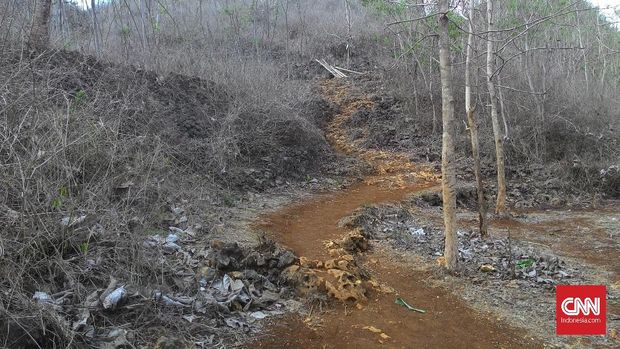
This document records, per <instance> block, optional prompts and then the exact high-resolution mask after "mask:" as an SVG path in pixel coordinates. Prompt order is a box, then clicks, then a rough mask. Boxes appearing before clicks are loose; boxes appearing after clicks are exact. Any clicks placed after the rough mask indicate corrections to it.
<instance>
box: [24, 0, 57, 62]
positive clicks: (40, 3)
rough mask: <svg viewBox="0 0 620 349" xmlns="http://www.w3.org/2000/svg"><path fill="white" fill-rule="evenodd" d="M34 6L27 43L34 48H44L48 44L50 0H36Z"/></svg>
mask: <svg viewBox="0 0 620 349" xmlns="http://www.w3.org/2000/svg"><path fill="white" fill-rule="evenodd" d="M34 6H35V8H34V14H33V16H32V27H31V28H30V37H29V39H28V44H29V46H30V47H32V48H34V49H39V50H44V49H46V48H47V47H48V46H49V41H50V29H49V26H50V12H51V9H52V0H36V1H35V5H34Z"/></svg>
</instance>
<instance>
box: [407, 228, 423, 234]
mask: <svg viewBox="0 0 620 349" xmlns="http://www.w3.org/2000/svg"><path fill="white" fill-rule="evenodd" d="M409 233H411V235H412V236H424V235H426V232H425V231H424V228H419V229H415V230H414V229H413V228H409Z"/></svg>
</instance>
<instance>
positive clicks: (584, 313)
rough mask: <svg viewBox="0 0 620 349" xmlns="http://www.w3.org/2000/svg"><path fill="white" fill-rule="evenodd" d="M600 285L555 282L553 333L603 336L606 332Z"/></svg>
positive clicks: (605, 293)
mask: <svg viewBox="0 0 620 349" xmlns="http://www.w3.org/2000/svg"><path fill="white" fill-rule="evenodd" d="M606 295H607V291H606V289H605V286H604V285H558V286H556V287H555V325H556V326H555V332H556V334H557V335H603V336H604V335H605V334H606V332H607V316H606V314H607V313H606Z"/></svg>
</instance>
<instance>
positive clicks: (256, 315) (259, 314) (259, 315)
mask: <svg viewBox="0 0 620 349" xmlns="http://www.w3.org/2000/svg"><path fill="white" fill-rule="evenodd" d="M250 316H251V317H253V318H255V319H257V320H262V319H264V318H266V317H267V316H268V315H267V314H265V313H263V312H262V311H255V312H253V313H252V314H250Z"/></svg>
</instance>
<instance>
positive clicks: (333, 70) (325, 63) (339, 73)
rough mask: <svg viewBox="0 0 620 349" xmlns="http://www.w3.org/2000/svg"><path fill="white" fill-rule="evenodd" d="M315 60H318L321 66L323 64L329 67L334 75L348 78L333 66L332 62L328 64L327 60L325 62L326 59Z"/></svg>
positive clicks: (326, 67)
mask: <svg viewBox="0 0 620 349" xmlns="http://www.w3.org/2000/svg"><path fill="white" fill-rule="evenodd" d="M315 61H317V62H318V63H319V64H320V65H321V66H323V68H325V69H327V71H328V72H330V74H332V75H333V76H334V77H336V78H346V77H347V76H346V75H344V73H343V72H341V71H340V70H338V69H336V68H334V67H333V66H331V65H330V64H328V63H327V62H325V60H324V59H321V60H319V59H315Z"/></svg>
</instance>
